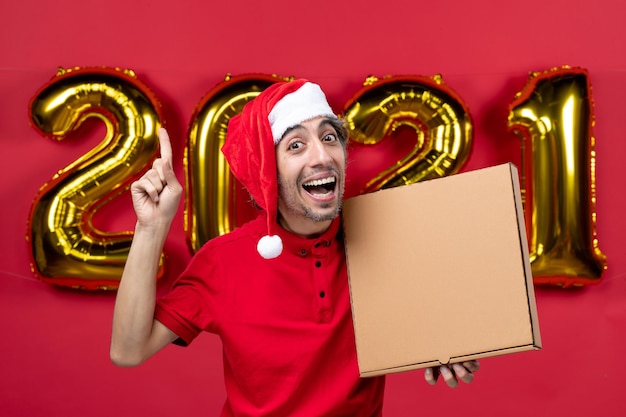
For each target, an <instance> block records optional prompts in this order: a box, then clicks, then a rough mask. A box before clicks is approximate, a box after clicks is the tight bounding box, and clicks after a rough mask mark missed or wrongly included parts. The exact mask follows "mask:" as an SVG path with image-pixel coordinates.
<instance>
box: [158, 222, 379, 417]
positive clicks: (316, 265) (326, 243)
mask: <svg viewBox="0 0 626 417" xmlns="http://www.w3.org/2000/svg"><path fill="white" fill-rule="evenodd" d="M277 229H279V230H278V233H279V235H280V237H281V238H282V240H283V245H284V249H283V253H282V254H281V255H280V256H279V257H278V258H275V259H269V260H268V259H263V258H261V256H260V255H259V254H258V253H257V250H256V244H257V242H258V240H259V238H260V237H261V236H263V235H264V234H266V232H267V224H266V219H265V217H264V216H263V215H262V216H260V217H258V218H257V219H256V220H254V221H252V222H250V223H247V224H246V225H244V226H242V227H241V228H238V229H236V230H235V231H233V232H232V233H229V234H227V235H224V236H221V237H218V238H215V239H213V240H211V241H209V242H208V243H207V244H205V245H204V246H203V247H202V248H201V249H200V250H199V251H198V253H197V254H196V255H195V256H194V257H193V259H192V260H191V262H190V263H189V265H188V267H187V269H186V270H185V272H184V273H183V274H182V275H181V276H180V278H179V279H178V280H177V281H176V282H175V283H174V285H173V288H172V290H171V292H170V293H169V294H167V295H166V296H165V297H164V298H162V299H160V300H159V301H158V302H157V308H156V312H155V317H156V319H157V320H158V321H160V322H161V323H163V324H164V325H165V326H167V327H168V328H170V329H171V330H172V331H174V333H176V334H177V335H178V336H179V337H180V339H182V341H183V342H184V343H185V344H188V343H190V342H191V341H192V340H193V339H194V338H195V337H196V336H197V335H198V334H199V333H200V332H201V331H207V332H211V333H216V334H218V335H219V336H220V338H221V340H222V345H223V352H224V368H225V369H224V376H225V385H226V394H227V399H226V403H225V405H224V408H223V411H222V416H261V415H262V416H281V417H284V416H315V417H319V416H380V415H381V412H382V401H383V392H384V377H375V378H360V377H359V372H358V368H357V361H356V348H355V344H354V329H353V326H352V314H351V309H350V295H349V290H348V276H347V269H346V259H345V251H344V246H343V239H342V237H341V234H340V233H339V232H340V220H339V218H337V219H336V220H335V221H333V223H332V225H331V227H330V228H329V229H328V230H327V231H326V232H325V233H324V234H323V235H322V236H321V237H319V238H317V239H304V238H301V237H298V236H295V235H293V234H291V233H288V232H287V231H285V230H284V229H282V228H280V227H277Z"/></svg>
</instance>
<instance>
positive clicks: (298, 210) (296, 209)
mask: <svg viewBox="0 0 626 417" xmlns="http://www.w3.org/2000/svg"><path fill="white" fill-rule="evenodd" d="M337 181H338V183H337V189H336V192H337V197H338V198H337V199H336V200H335V201H334V202H332V203H328V204H324V205H322V206H321V208H322V209H324V210H325V209H328V208H330V207H332V206H333V205H335V208H334V209H333V210H332V211H324V212H321V213H320V212H317V211H315V210H313V208H311V207H309V206H307V205H306V204H304V203H303V202H302V201H301V200H298V199H297V196H298V195H299V193H300V192H306V191H304V190H302V188H301V187H299V186H298V184H300V181H298V182H297V183H296V184H286V182H285V181H283V180H282V179H281V178H278V194H279V196H280V198H281V199H282V201H283V202H284V204H285V207H286V209H287V210H288V211H289V212H290V213H292V214H296V215H299V216H303V217H305V218H307V219H310V220H312V221H314V222H325V221H328V220H333V219H334V218H335V217H337V216H338V215H339V213H340V212H341V204H342V201H343V193H344V187H343V179H340V178H339V176H337Z"/></svg>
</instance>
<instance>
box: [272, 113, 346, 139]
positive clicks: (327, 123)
mask: <svg viewBox="0 0 626 417" xmlns="http://www.w3.org/2000/svg"><path fill="white" fill-rule="evenodd" d="M326 126H332V127H334V126H333V124H332V122H331V121H330V119H329V118H328V117H324V118H323V119H322V120H320V123H319V124H318V125H317V129H318V130H319V129H320V128H322V127H326ZM299 129H304V126H302V125H301V124H297V125H293V126H291V127H288V128H287V130H285V133H283V136H282V137H281V138H280V140H281V141H282V140H283V139H284V138H285V137H286V136H287V135H288V134H289V133H291V132H292V131H294V130H299Z"/></svg>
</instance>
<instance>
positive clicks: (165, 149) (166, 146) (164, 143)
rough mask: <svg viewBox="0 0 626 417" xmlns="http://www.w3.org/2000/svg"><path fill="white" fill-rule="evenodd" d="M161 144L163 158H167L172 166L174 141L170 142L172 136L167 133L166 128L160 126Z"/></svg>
mask: <svg viewBox="0 0 626 417" xmlns="http://www.w3.org/2000/svg"><path fill="white" fill-rule="evenodd" d="M158 136H159V145H160V147H161V159H163V160H165V161H166V162H167V163H168V164H169V165H170V166H172V143H171V142H170V136H169V135H168V134H167V130H165V128H162V127H161V128H159V131H158Z"/></svg>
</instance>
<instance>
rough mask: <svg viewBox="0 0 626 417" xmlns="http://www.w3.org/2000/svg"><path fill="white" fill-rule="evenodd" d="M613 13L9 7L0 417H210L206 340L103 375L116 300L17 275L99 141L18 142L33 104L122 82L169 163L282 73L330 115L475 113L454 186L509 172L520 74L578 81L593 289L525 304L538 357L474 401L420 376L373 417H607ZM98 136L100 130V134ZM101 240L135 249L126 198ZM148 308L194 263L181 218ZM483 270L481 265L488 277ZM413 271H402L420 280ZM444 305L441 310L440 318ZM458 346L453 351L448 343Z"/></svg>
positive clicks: (619, 252)
mask: <svg viewBox="0 0 626 417" xmlns="http://www.w3.org/2000/svg"><path fill="white" fill-rule="evenodd" d="M621 8H622V6H621V1H619V0H596V1H592V2H585V3H579V2H571V1H565V0H563V1H546V0H527V1H524V2H501V1H496V0H493V1H488V0H476V1H473V2H466V1H460V0H448V1H440V2H413V1H401V0H390V1H385V2H373V1H365V0H363V1H361V2H350V1H345V2H338V1H327V0H320V1H318V2H315V3H309V4H307V5H300V4H297V3H295V2H288V1H284V0H279V1H273V2H256V1H247V2H226V1H224V2H220V3H218V2H205V1H199V0H198V1H190V0H181V1H177V2H169V1H163V0H153V1H148V0H142V1H136V2H130V1H120V0H110V1H107V2H99V1H92V0H57V1H54V2H44V1H35V0H23V1H19V2H3V4H2V6H0V141H1V142H0V143H1V144H2V149H3V152H2V167H3V172H2V175H0V187H1V188H0V191H1V194H0V195H1V196H2V209H1V210H2V215H1V216H0V222H1V223H0V224H1V226H0V231H1V233H2V237H1V239H0V253H2V256H1V257H0V317H1V319H0V331H1V332H2V341H1V342H0V349H1V351H0V370H1V372H0V415H3V416H44V415H45V416H110V415H117V416H126V415H128V416H131V415H142V416H148V415H151V416H170V415H185V414H186V415H216V414H217V413H218V411H219V409H220V407H221V404H222V401H223V397H224V389H223V384H222V378H221V353H220V346H219V342H218V340H217V339H216V338H215V337H212V336H211V335H205V336H202V337H200V338H199V340H197V341H196V342H195V343H194V344H193V345H192V346H190V347H189V348H186V349H183V348H178V347H174V346H172V347H168V348H166V349H165V351H164V352H162V353H161V354H160V355H158V356H157V357H155V358H152V359H151V360H149V361H148V362H147V363H146V364H144V365H142V366H141V367H139V368H134V369H120V368H116V367H114V366H113V365H112V364H111V363H110V361H109V358H108V345H109V336H110V322H111V314H112V308H113V301H114V294H113V293H90V292H80V291H72V290H66V289H60V288H55V287H53V286H50V285H47V284H43V283H41V282H39V281H37V280H36V279H35V277H34V275H33V274H32V273H31V271H30V269H29V257H28V250H29V248H28V246H27V244H26V242H25V239H24V237H25V234H26V222H27V218H28V212H29V208H30V204H31V202H32V200H33V198H34V197H35V195H36V193H37V191H38V189H39V187H40V186H42V185H43V184H44V183H46V182H47V181H49V180H50V178H51V177H52V175H54V173H55V172H57V171H58V170H60V169H62V168H63V167H65V166H67V165H68V164H69V163H70V162H72V161H74V160H75V159H76V158H77V157H79V156H80V155H82V154H84V153H85V152H86V151H87V150H89V149H90V148H91V147H93V146H94V145H95V144H96V143H97V142H98V140H93V138H96V139H98V138H101V137H102V129H103V127H101V126H96V127H95V128H93V131H91V132H90V134H85V135H78V136H77V137H75V138H74V139H71V140H67V141H64V142H61V143H58V142H54V141H50V140H47V139H44V138H42V137H40V136H38V135H37V134H36V132H35V131H34V130H33V129H32V128H30V126H29V121H28V114H27V104H28V100H29V99H30V98H31V96H32V95H33V94H34V93H35V91H36V90H37V89H38V88H39V87H40V86H42V85H43V84H45V83H46V82H47V81H48V80H49V79H50V78H51V77H52V76H53V75H54V74H55V72H56V68H57V67H59V66H61V67H73V66H111V67H122V68H130V69H133V70H134V71H135V72H136V73H137V74H138V76H139V78H140V79H141V80H142V81H144V82H145V83H146V84H148V85H149V86H150V87H151V88H152V89H153V91H155V93H156V94H157V96H158V97H159V99H160V101H161V102H162V104H163V107H164V113H165V119H166V122H167V125H168V127H169V129H170V135H171V136H172V137H173V138H174V141H175V144H174V146H175V149H174V151H175V153H176V155H177V161H178V162H177V166H176V169H177V170H178V172H179V177H180V178H181V179H182V171H183V167H182V152H183V148H184V144H185V134H186V131H187V125H188V123H189V121H190V117H191V114H192V112H193V109H194V107H195V105H196V104H197V103H198V101H199V100H200V98H201V97H202V96H203V95H204V94H205V92H207V91H208V90H209V89H210V88H211V87H213V86H214V85H215V84H217V83H218V82H220V81H221V80H222V79H223V78H224V76H225V75H226V74H227V73H231V74H243V73H249V72H257V73H267V74H270V73H277V74H280V75H283V76H287V75H294V76H298V77H306V78H309V79H312V80H314V81H316V82H318V83H320V84H321V85H322V86H323V87H324V88H325V90H326V91H327V93H328V96H329V100H330V101H331V104H332V105H333V106H334V107H335V109H336V110H337V111H339V110H340V109H341V108H342V106H343V104H344V103H345V102H346V101H347V100H348V99H349V98H350V97H351V95H352V94H354V93H355V92H356V91H357V89H358V88H359V86H360V85H361V83H362V82H363V81H364V79H365V77H366V76H368V75H370V74H374V75H378V76H382V75H386V74H392V75H402V74H415V75H434V74H437V73H440V74H442V75H443V78H444V80H445V81H446V82H447V84H448V85H450V86H451V87H452V88H453V89H455V90H456V91H457V92H458V93H459V95H460V96H461V97H462V98H463V99H464V100H465V102H466V103H467V105H468V106H469V108H470V111H471V113H472V116H473V118H474V122H475V143H474V150H473V153H472V155H471V157H470V160H469V161H468V163H467V164H466V166H465V168H464V170H469V169H475V168H480V167H483V166H488V165H493V164H496V163H501V162H507V161H512V162H514V163H516V164H519V162H520V158H521V154H520V148H519V142H518V140H517V138H516V137H514V136H512V135H511V134H510V133H507V130H506V117H507V105H508V104H509V103H510V102H511V101H512V99H513V96H514V94H515V93H516V92H518V91H520V90H521V89H522V88H523V86H524V84H525V83H526V80H527V74H528V73H529V71H543V70H547V69H549V68H551V67H555V66H561V65H572V66H579V67H583V68H587V69H588V70H589V74H590V80H591V84H592V86H593V97H594V99H595V109H594V112H595V116H596V126H595V134H596V137H597V145H596V150H597V156H598V158H597V173H596V183H597V218H598V220H597V231H598V237H599V242H600V248H601V249H602V251H603V252H604V253H605V254H606V255H607V256H608V270H607V272H606V274H605V278H604V280H603V281H602V282H601V283H600V284H599V285H595V286H590V287H586V288H583V289H571V290H563V289H558V288H546V287H537V288H536V290H537V304H538V311H539V319H540V324H541V331H542V337H543V343H544V349H543V350H542V351H537V352H528V353H522V354H515V355H508V356H503V357H499V358H490V359H485V360H483V361H482V370H481V371H480V372H479V374H478V375H477V379H476V381H475V383H474V384H472V385H469V386H461V387H460V388H458V389H456V390H449V389H447V388H444V387H443V386H437V387H434V388H433V387H429V386H427V385H426V384H425V383H424V382H423V380H422V373H421V372H409V373H404V374H396V375H392V376H390V377H389V380H388V381H389V382H388V388H387V395H386V405H385V412H386V415H387V416H405V415H435V414H436V415H440V416H444V415H450V416H451V415H457V414H458V413H460V412H462V413H464V414H465V415H470V416H478V415H481V416H485V415H486V416H502V415H505V416H527V415H537V416H550V415H569V416H590V415H593V416H620V415H624V414H626V406H624V405H623V402H620V401H619V400H620V399H621V397H623V389H622V388H620V386H623V375H624V373H625V372H626V365H624V361H623V359H622V358H620V354H621V353H623V352H624V348H623V346H624V342H625V341H626V336H625V329H626V311H625V310H626V308H625V301H626V260H625V257H624V254H625V250H624V245H623V243H622V233H624V231H625V230H626V228H625V226H626V222H625V221H624V216H623V213H624V212H625V210H626V197H625V196H624V193H623V192H622V187H623V175H624V174H623V173H622V171H623V161H622V160H621V159H622V158H623V155H624V154H625V153H626V145H625V144H624V141H623V138H624V137H626V128H625V127H624V123H623V97H624V93H625V92H626V55H625V54H624V51H625V50H626V45H625V38H626V29H624V26H623V17H624V13H623V11H621ZM99 129H100V130H99ZM99 215H100V216H101V220H99V221H101V222H102V223H101V224H102V227H108V228H110V229H111V230H130V229H132V226H133V223H134V222H133V213H132V210H131V205H130V199H129V197H128V196H127V195H125V196H124V197H123V198H120V199H119V200H117V201H115V202H114V203H113V204H110V205H109V206H108V207H107V209H106V210H104V212H103V213H99ZM166 251H167V253H168V259H169V272H168V275H167V276H166V277H165V279H164V280H163V284H162V285H161V289H162V288H163V285H165V284H166V283H167V282H168V281H169V280H171V278H172V277H173V276H175V275H176V274H177V273H178V272H179V271H180V269H181V268H182V266H183V265H184V263H185V262H186V261H187V260H188V258H189V252H188V249H187V246H186V243H185V236H184V232H183V219H182V204H181V210H180V212H179V217H178V218H177V220H176V223H175V225H174V228H173V231H172V233H171V236H170V238H169V239H168V241H167V245H166ZM489 256H490V254H489V253H485V254H484V258H483V259H477V260H476V261H477V262H489ZM418 273H419V271H416V274H418ZM451 307H453V306H447V305H446V299H445V295H444V294H442V298H441V308H451ZM451 337H454V335H451Z"/></svg>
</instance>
